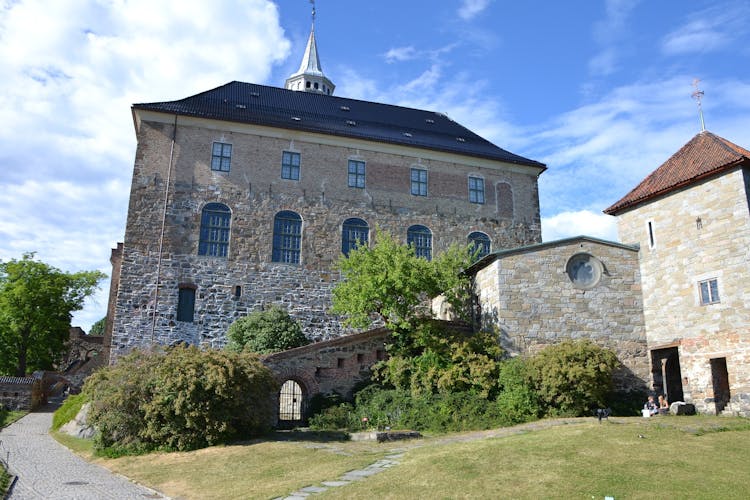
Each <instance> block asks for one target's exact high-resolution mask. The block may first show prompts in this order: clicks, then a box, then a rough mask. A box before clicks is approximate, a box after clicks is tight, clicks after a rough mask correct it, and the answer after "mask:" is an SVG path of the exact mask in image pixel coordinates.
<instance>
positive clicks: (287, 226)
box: [271, 210, 302, 264]
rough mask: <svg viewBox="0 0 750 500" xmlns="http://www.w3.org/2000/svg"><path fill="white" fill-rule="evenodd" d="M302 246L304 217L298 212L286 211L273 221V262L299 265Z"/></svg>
mask: <svg viewBox="0 0 750 500" xmlns="http://www.w3.org/2000/svg"><path fill="white" fill-rule="evenodd" d="M301 244H302V217H300V216H299V214H297V213H296V212H292V211H290V210H284V211H281V212H279V213H277V214H276V217H274V219H273V253H272V255H271V261H272V262H283V263H285V264H299V254H300V248H301Z"/></svg>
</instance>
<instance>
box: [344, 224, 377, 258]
mask: <svg viewBox="0 0 750 500" xmlns="http://www.w3.org/2000/svg"><path fill="white" fill-rule="evenodd" d="M369 233H370V226H368V225H367V222H365V221H363V220H362V219H354V218H353V219H346V220H345V221H344V224H343V227H342V230H341V253H343V254H344V255H349V251H350V250H352V249H353V248H355V247H358V246H360V245H363V246H367V241H368V237H369Z"/></svg>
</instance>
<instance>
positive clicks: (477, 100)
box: [0, 0, 750, 329]
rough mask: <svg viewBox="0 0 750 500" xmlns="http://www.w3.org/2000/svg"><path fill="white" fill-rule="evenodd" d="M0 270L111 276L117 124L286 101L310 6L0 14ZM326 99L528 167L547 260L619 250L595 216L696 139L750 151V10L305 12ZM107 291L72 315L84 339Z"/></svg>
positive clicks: (145, 6) (126, 136)
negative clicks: (427, 118) (204, 95)
mask: <svg viewBox="0 0 750 500" xmlns="http://www.w3.org/2000/svg"><path fill="white" fill-rule="evenodd" d="M0 5H2V7H1V8H0V75H2V78H0V123H2V124H3V127H1V128H0V213H2V217H0V259H2V260H7V259H10V258H20V257H21V255H22V253H23V252H28V251H36V252H37V256H38V258H40V259H42V260H44V261H46V262H49V263H51V264H53V265H55V266H57V267H60V268H61V269H64V270H67V271H76V270H80V269H101V270H102V271H104V272H107V273H109V272H110V267H109V253H110V249H111V248H112V247H113V246H115V245H116V243H117V242H118V241H122V238H123V235H124V231H125V218H126V213H127V202H128V192H129V187H130V178H131V175H132V166H133V158H134V153H135V135H134V131H133V123H132V117H131V113H130V105H131V104H133V103H137V102H151V101H162V100H173V99H180V98H183V97H186V96H188V95H192V94H195V93H198V92H201V91H204V90H207V89H210V88H213V87H216V86H219V85H222V84H224V83H227V82H229V81H232V80H240V81H247V82H254V83H262V84H267V85H278V86H281V85H283V82H284V79H285V78H286V77H287V76H288V75H289V74H291V73H293V72H294V71H296V69H297V68H298V66H299V62H300V59H301V57H302V52H303V50H304V45H305V43H306V41H307V37H308V34H309V29H310V9H311V4H310V2H309V1H307V0H281V1H277V2H271V1H267V0H213V1H212V2H205V1H200V0H192V1H189V0H181V1H177V0H175V1H171V0H159V1H154V0H47V1H41V0H2V3H1V4H0ZM316 7H317V20H316V36H317V40H318V48H319V50H320V55H321V59H322V65H323V69H324V71H325V72H326V74H327V76H328V77H329V78H331V79H332V80H333V81H334V83H335V84H336V85H337V88H336V95H339V96H345V97H351V98H356V99H366V100H372V101H379V102H386V103H391V104H398V105H404V106H412V107H418V108H424V109H430V110H434V111H442V112H445V113H447V114H448V115H449V116H450V117H451V118H453V119H454V120H456V121H458V122H460V123H462V124H463V125H465V126H467V127H469V128H471V129H473V130H474V131H476V132H477V133H479V134H480V135H482V136H484V137H485V138H487V139H489V140H491V141H493V142H494V143H496V144H497V145H499V146H500V147H503V148H505V149H508V150H510V151H512V152H514V153H517V154H521V155H524V156H526V157H529V158H532V159H534V160H538V161H541V162H544V163H546V164H547V166H548V170H547V171H546V172H545V173H544V174H543V175H542V176H541V177H540V202H541V207H542V232H543V238H544V240H545V241H549V240H553V239H557V238H561V237H566V236H573V235H578V234H589V235H592V236H598V237H602V238H607V239H613V240H617V231H616V223H615V220H614V219H613V218H611V217H609V216H607V215H604V214H602V212H601V211H602V210H603V209H604V208H606V207H607V206H609V205H610V204H612V203H614V202H615V201H617V200H618V199H619V198H620V197H621V196H623V195H624V194H625V193H627V192H628V191H629V190H630V189H631V188H633V187H634V186H635V185H636V184H637V183H638V182H639V181H640V180H641V179H642V178H643V177H644V176H646V175H647V174H648V173H650V172H651V171H652V170H654V169H655V168H656V167H658V166H659V165H660V164H661V163H662V162H663V161H665V160H666V159H667V158H668V157H669V156H670V155H671V154H672V153H674V152H675V151H677V149H679V148H680V147H681V146H682V145H683V144H685V143H686V142H687V141H688V140H690V138H691V137H693V136H694V135H695V134H696V133H698V132H699V131H700V121H699V119H698V113H697V107H696V102H695V101H694V100H693V99H692V98H691V93H692V92H693V90H694V89H693V87H692V83H693V80H694V79H696V78H698V79H700V80H701V82H700V84H699V85H700V88H701V89H702V90H703V91H704V92H705V97H704V100H703V109H704V113H705V121H706V127H707V129H708V130H710V131H712V132H714V133H716V134H718V135H720V136H722V137H725V138H726V139H729V140H731V141H733V142H735V143H737V144H739V145H741V146H745V147H750V74H748V70H747V68H748V67H750V66H749V65H748V62H750V25H749V24H748V23H747V22H746V21H747V19H750V4H748V3H747V2H746V1H735V0H727V1H701V0H692V1H689V2H687V1H684V0H682V1H680V0H660V1H658V2H654V1H645V0H642V1H636V0H629V1H622V0H610V1H594V0H587V1H583V0H571V1H568V2H554V1H540V0H529V1H524V2H518V1H513V2H511V1H504V0H441V1H439V2H438V1H435V0H431V1H428V0H409V1H395V0H381V1H378V2H362V1H352V0H318V1H317V2H316ZM108 285H109V283H108V282H107V283H104V284H103V286H102V290H101V292H100V293H98V294H97V295H96V296H95V297H94V298H92V299H91V300H90V301H89V302H88V303H87V305H86V308H85V309H84V310H83V311H81V312H80V313H77V314H76V316H75V318H74V322H73V323H74V324H77V325H81V326H82V327H84V329H88V327H89V326H90V324H91V323H93V322H94V321H96V320H97V319H99V318H101V317H102V316H103V315H104V314H105V310H106V294H107V289H108Z"/></svg>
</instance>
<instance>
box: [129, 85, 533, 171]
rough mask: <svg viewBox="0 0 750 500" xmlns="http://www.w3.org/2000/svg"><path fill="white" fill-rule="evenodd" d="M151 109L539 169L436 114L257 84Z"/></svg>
mask: <svg viewBox="0 0 750 500" xmlns="http://www.w3.org/2000/svg"><path fill="white" fill-rule="evenodd" d="M133 109H137V110H140V109H142V110H150V111H158V112H162V113H170V114H177V115H183V116H193V117H199V118H208V119H212V120H222V121H229V122H237V123H251V124H256V125H266V126H270V127H279V128H284V129H293V130H302V131H307V132H318V133H323V134H331V135H338V136H343V137H353V138H357V139H365V140H371V141H379V142H386V143H390V144H400V145H407V146H414V147H419V148H425V149H432V150H438V151H445V152H449V153H456V154H461V155H469V156H475V157H479V158H488V159H491V160H499V161H503V162H508V163H514V164H518V165H526V166H530V167H535V168H540V169H542V170H544V169H545V168H546V167H545V165H544V164H543V163H540V162H537V161H534V160H530V159H528V158H524V157H523V156H519V155H516V154H513V153H511V152H509V151H506V150H504V149H502V148H499V147H497V146H495V145H494V144H492V143H491V142H489V141H487V140H486V139H483V138H482V137H480V136H478V135H477V134H475V133H474V132H472V131H471V130H469V129H467V128H466V127H463V126H462V125H460V124H458V123H456V122H454V121H453V120H451V119H450V118H448V117H447V116H445V115H444V114H441V113H436V112H434V111H424V110H419V109H413V108H405V107H401V106H392V105H389V104H380V103H375V102H369V101H359V100H356V99H347V98H343V97H335V96H328V95H322V94H315V93H310V92H300V91H292V90H286V89H282V88H278V87H269V86H265V85H256V84H252V83H243V82H230V83H227V84H226V85H222V86H221V87H217V88H215V89H213V90H208V91H206V92H201V93H200V94H196V95H194V96H190V97H186V98H185V99H180V100H178V101H167V102H154V103H143V104H134V105H133Z"/></svg>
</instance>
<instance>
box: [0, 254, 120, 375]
mask: <svg viewBox="0 0 750 500" xmlns="http://www.w3.org/2000/svg"><path fill="white" fill-rule="evenodd" d="M105 277H106V276H105V275H104V274H103V273H101V272H99V271H81V272H77V273H66V272H63V271H61V270H59V269H57V268H54V267H52V266H49V265H48V264H45V263H43V262H40V261H37V260H34V254H33V253H26V254H24V255H23V258H22V259H21V260H15V259H13V260H10V261H8V262H0V373H2V374H7V375H10V374H13V375H16V376H24V375H25V374H26V373H28V372H32V371H34V370H39V369H50V368H52V367H53V365H54V363H55V362H56V361H57V360H58V359H59V357H60V355H61V354H62V353H63V352H64V350H65V342H66V341H67V340H68V335H69V329H70V317H71V313H72V312H73V311H77V310H79V309H81V308H82V307H83V301H84V300H85V299H86V297H88V296H89V295H91V294H92V293H94V291H95V290H96V289H97V285H98V283H99V281H101V280H102V279H103V278H105Z"/></svg>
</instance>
